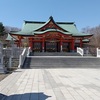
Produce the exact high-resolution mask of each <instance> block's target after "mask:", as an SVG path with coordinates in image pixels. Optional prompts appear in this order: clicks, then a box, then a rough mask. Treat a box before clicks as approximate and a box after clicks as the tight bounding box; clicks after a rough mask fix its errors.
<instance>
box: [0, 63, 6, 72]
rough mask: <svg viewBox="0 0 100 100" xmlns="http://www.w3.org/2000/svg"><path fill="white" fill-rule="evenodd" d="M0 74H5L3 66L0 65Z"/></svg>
mask: <svg viewBox="0 0 100 100" xmlns="http://www.w3.org/2000/svg"><path fill="white" fill-rule="evenodd" d="M0 73H5V70H4V68H3V65H1V64H0Z"/></svg>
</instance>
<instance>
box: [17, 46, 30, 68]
mask: <svg viewBox="0 0 100 100" xmlns="http://www.w3.org/2000/svg"><path fill="white" fill-rule="evenodd" d="M30 52H31V48H30V47H29V48H24V50H23V52H22V54H21V55H20V57H19V66H18V68H21V67H22V66H23V64H24V61H25V58H26V57H27V56H29V54H30Z"/></svg>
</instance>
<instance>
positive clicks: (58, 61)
mask: <svg viewBox="0 0 100 100" xmlns="http://www.w3.org/2000/svg"><path fill="white" fill-rule="evenodd" d="M46 54H48V55H49V56H48V55H46ZM75 55H76V56H75ZM22 68H100V59H99V58H96V57H81V56H79V54H76V53H74V56H73V54H72V53H70V54H68V53H44V54H43V53H34V56H32V55H31V56H29V57H27V58H26V60H25V63H24V65H23V67H22Z"/></svg>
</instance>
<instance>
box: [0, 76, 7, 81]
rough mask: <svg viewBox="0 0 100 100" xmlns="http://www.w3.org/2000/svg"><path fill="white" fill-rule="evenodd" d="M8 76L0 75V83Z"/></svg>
mask: <svg viewBox="0 0 100 100" xmlns="http://www.w3.org/2000/svg"><path fill="white" fill-rule="evenodd" d="M8 75H9V74H0V81H2V80H3V79H4V78H6V77H7V76H8Z"/></svg>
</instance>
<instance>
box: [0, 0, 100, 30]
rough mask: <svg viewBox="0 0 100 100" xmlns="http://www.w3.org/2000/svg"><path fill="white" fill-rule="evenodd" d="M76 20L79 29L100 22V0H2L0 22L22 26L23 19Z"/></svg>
mask: <svg viewBox="0 0 100 100" xmlns="http://www.w3.org/2000/svg"><path fill="white" fill-rule="evenodd" d="M50 16H53V18H54V20H55V21H57V22H58V21H61V22H75V24H76V25H77V28H78V29H79V31H81V29H82V28H84V27H87V26H90V27H95V26H98V25H99V24H100V0H0V22H2V23H3V24H4V26H14V27H18V28H21V27H22V24H23V20H31V21H47V20H48V18H49V17H50Z"/></svg>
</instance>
